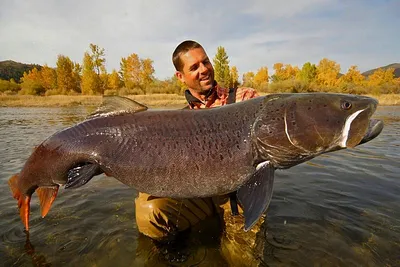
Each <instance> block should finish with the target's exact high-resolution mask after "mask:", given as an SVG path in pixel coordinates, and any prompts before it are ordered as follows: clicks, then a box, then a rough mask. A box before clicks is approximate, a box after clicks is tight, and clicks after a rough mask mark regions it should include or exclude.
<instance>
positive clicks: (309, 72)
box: [298, 62, 317, 83]
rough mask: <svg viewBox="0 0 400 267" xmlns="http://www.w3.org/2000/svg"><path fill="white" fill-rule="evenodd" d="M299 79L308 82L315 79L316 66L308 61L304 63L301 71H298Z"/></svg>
mask: <svg viewBox="0 0 400 267" xmlns="http://www.w3.org/2000/svg"><path fill="white" fill-rule="evenodd" d="M298 76H299V80H301V81H304V82H307V83H310V82H313V81H314V80H315V79H316V76H317V67H316V66H315V64H311V63H310V62H306V63H304V65H303V67H302V68H301V71H300V72H299V75H298Z"/></svg>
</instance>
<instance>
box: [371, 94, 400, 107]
mask: <svg viewBox="0 0 400 267" xmlns="http://www.w3.org/2000/svg"><path fill="white" fill-rule="evenodd" d="M368 96H370V97H373V98H376V99H377V100H378V101H379V105H381V106H400V94H387V95H378V96H376V95H368Z"/></svg>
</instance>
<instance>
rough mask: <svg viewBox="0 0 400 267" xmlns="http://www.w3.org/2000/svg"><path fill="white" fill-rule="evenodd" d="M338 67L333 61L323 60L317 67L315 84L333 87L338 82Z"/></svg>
mask: <svg viewBox="0 0 400 267" xmlns="http://www.w3.org/2000/svg"><path fill="white" fill-rule="evenodd" d="M339 72H340V65H339V64H338V63H336V62H335V61H333V60H329V59H327V58H323V59H321V60H320V62H319V64H318V65H317V82H318V84H320V85H324V86H327V87H335V86H336V84H337V81H338V76H339Z"/></svg>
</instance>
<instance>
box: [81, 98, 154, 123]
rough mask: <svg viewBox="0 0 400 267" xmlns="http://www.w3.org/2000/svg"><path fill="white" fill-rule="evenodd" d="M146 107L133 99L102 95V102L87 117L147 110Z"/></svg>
mask: <svg viewBox="0 0 400 267" xmlns="http://www.w3.org/2000/svg"><path fill="white" fill-rule="evenodd" d="M147 109H148V107H147V106H145V105H142V104H140V103H138V102H136V101H135V100H132V99H130V98H127V97H122V96H103V102H102V103H101V105H100V106H99V107H98V109H97V110H96V111H95V112H94V113H92V114H90V115H89V116H88V118H87V119H92V118H96V117H100V116H108V115H111V114H115V113H136V112H140V111H145V110H147Z"/></svg>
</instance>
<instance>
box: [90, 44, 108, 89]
mask: <svg viewBox="0 0 400 267" xmlns="http://www.w3.org/2000/svg"><path fill="white" fill-rule="evenodd" d="M89 48H90V51H89V56H90V58H91V61H92V65H93V70H94V72H95V73H96V75H97V85H98V87H95V88H92V90H93V91H94V92H95V93H96V94H103V93H104V91H105V90H106V89H107V78H108V76H107V71H106V67H105V63H106V59H105V53H104V48H100V47H99V46H98V45H95V44H90V45H89Z"/></svg>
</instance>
